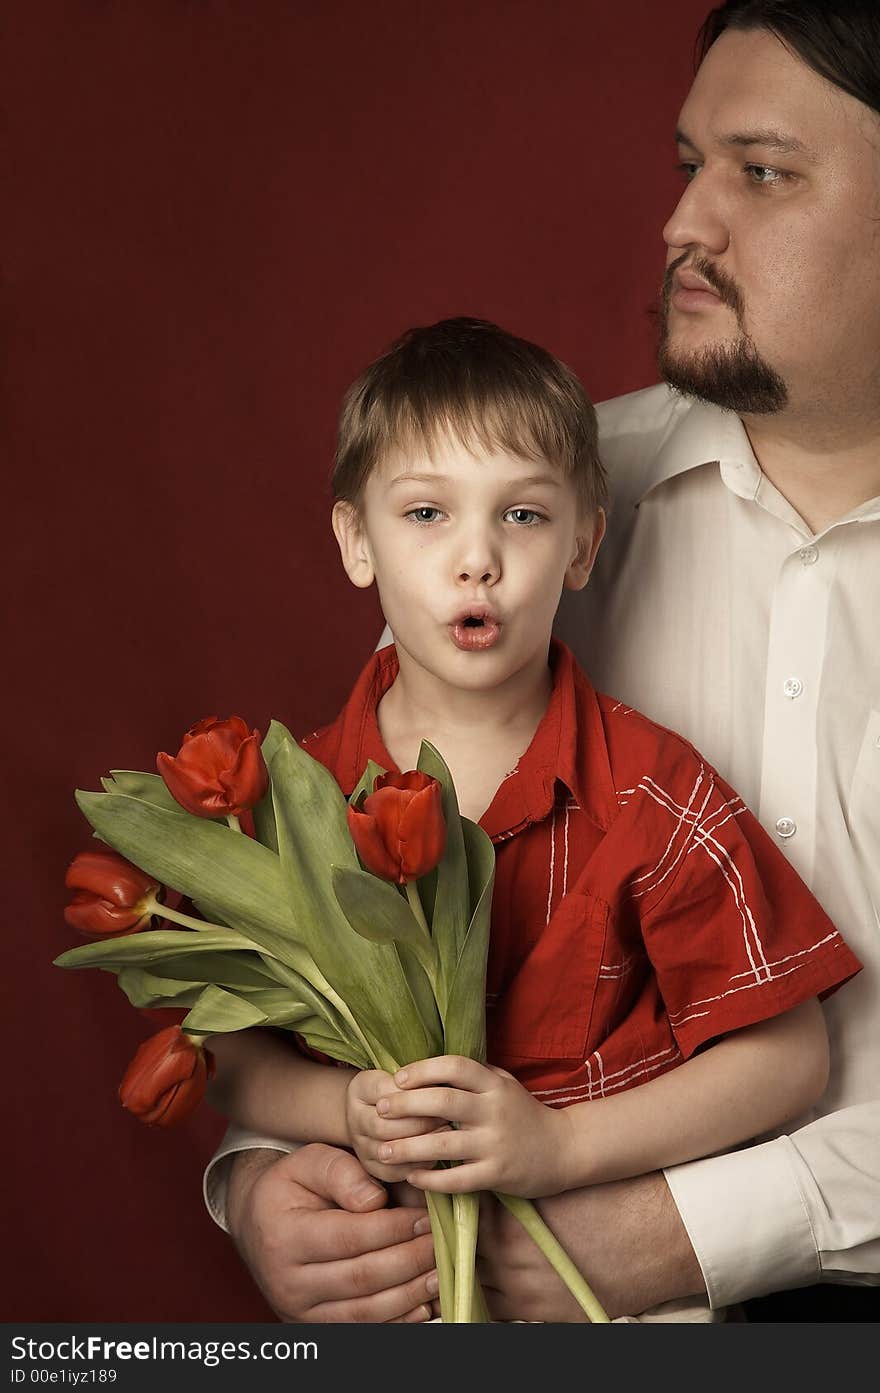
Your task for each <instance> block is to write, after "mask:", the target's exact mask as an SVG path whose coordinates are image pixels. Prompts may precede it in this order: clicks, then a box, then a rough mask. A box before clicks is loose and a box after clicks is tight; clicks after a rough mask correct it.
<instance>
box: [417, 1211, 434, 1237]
mask: <svg viewBox="0 0 880 1393" xmlns="http://www.w3.org/2000/svg"><path fill="white" fill-rule="evenodd" d="M430 1232H431V1220H430V1219H429V1218H428V1217H427V1215H425V1216H423V1217H422V1218H421V1219H416V1221H415V1223H414V1224H413V1233H418V1234H422V1233H430Z"/></svg>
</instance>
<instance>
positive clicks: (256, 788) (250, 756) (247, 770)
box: [219, 730, 269, 817]
mask: <svg viewBox="0 0 880 1393" xmlns="http://www.w3.org/2000/svg"><path fill="white" fill-rule="evenodd" d="M219 778H220V785H221V787H222V788H223V791H224V793H225V794H226V798H227V801H228V810H229V812H230V813H233V814H234V815H235V816H236V817H240V816H241V814H242V813H244V812H247V811H248V809H249V808H252V807H253V806H254V804H255V803H259V801H260V799H261V798H262V797H263V795H264V794H265V792H266V790H267V788H268V787H269V770H268V769H267V768H266V761H265V760H264V759H263V753H262V750H261V749H260V732H259V731H258V730H255V731H253V732H252V733H251V734H250V735H249V736H248V738H247V739H246V740H243V741H242V743H241V745H239V747H238V753H237V755H236V759H235V764H234V765H233V767H232V768H231V769H230V770H228V771H223V772H221V774H220V776H219Z"/></svg>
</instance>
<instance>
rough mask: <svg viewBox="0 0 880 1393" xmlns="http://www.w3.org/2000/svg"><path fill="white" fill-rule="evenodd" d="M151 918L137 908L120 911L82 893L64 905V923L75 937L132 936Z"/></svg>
mask: <svg viewBox="0 0 880 1393" xmlns="http://www.w3.org/2000/svg"><path fill="white" fill-rule="evenodd" d="M150 918H151V916H150V915H149V914H144V913H143V911H142V910H141V909H139V908H137V907H136V908H135V909H133V910H132V909H122V908H120V906H118V905H114V904H111V903H110V902H109V900H101V899H98V898H97V897H96V896H95V895H90V894H87V893H85V892H83V891H80V892H78V893H77V894H76V895H74V897H73V899H72V900H71V902H70V904H68V905H65V908H64V921H65V923H66V924H69V925H70V927H71V928H72V929H76V930H77V932H78V933H82V934H91V935H93V936H94V937H101V936H102V935H104V934H131V933H137V931H138V929H140V928H142V927H144V925H146V924H148V923H149V921H150Z"/></svg>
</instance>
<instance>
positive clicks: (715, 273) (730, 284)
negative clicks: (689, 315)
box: [663, 252, 745, 323]
mask: <svg viewBox="0 0 880 1393" xmlns="http://www.w3.org/2000/svg"><path fill="white" fill-rule="evenodd" d="M685 262H687V264H688V269H689V270H691V271H694V272H696V274H697V275H698V276H702V278H703V280H704V281H705V282H706V284H707V285H708V286H711V288H712V289H713V290H714V291H715V293H716V294H717V295H718V296H720V298H721V303H722V304H724V305H727V307H728V309H731V310H733V312H734V314H735V315H736V317H737V319H738V320H739V321H740V323H742V319H743V315H744V313H745V302H744V300H743V295H742V291H741V290H740V288H739V286H738V285H737V283H736V281H735V280H733V278H732V277H731V276H728V275H727V273H726V272H725V271H722V270H720V269H719V268H718V267H717V266H715V265H713V263H712V262H711V261H709V260H708V258H707V257H705V256H691V254H690V252H682V254H681V256H679V257H676V259H675V261H673V262H671V263H670V264H669V265H668V266H667V267H666V272H665V274H664V276H663V307H664V309H666V310H668V308H669V299H670V296H671V295H672V278H673V276H674V275H675V273H676V271H677V270H678V268H679V267H680V266H683V265H684V264H685Z"/></svg>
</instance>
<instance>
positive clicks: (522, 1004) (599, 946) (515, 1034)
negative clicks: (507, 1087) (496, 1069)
mask: <svg viewBox="0 0 880 1393" xmlns="http://www.w3.org/2000/svg"><path fill="white" fill-rule="evenodd" d="M607 928H608V905H607V904H606V903H605V902H604V900H600V899H598V897H596V896H594V895H590V894H588V893H581V892H579V891H572V892H571V893H570V894H568V895H566V896H565V897H564V898H563V899H562V900H561V901H560V903H559V904H558V906H557V907H556V909H555V911H554V912H553V914H552V915H551V917H550V921H549V923H548V924H547V925H546V927H545V928H544V929H542V930H541V933H540V935H539V937H538V938H537V940H536V942H535V944H534V946H533V947H532V948H531V949H530V950H529V952H528V954H527V955H526V957H525V959H524V960H523V962H522V964H521V966H520V968H519V970H518V971H517V973H516V974H515V976H514V977H513V978H512V980H511V982H510V984H509V985H508V987H507V989H506V990H505V991H504V992H503V993H502V994H501V996H500V998H499V999H498V1001H497V1002H496V1004H495V1006H494V1008H493V1010H492V1012H491V1014H490V1017H489V1021H488V1044H489V1059H490V1060H491V1062H492V1063H493V1064H499V1065H501V1066H502V1067H509V1065H508V1064H507V1061H508V1060H509V1061H516V1060H527V1059H581V1060H582V1059H584V1058H586V1045H587V1039H588V1036H589V1034H590V1024H591V1021H592V1016H593V1009H594V1006H595V1002H596V987H597V983H598V979H599V969H600V967H601V964H602V954H603V950H604V947H605V936H606V932H607Z"/></svg>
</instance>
